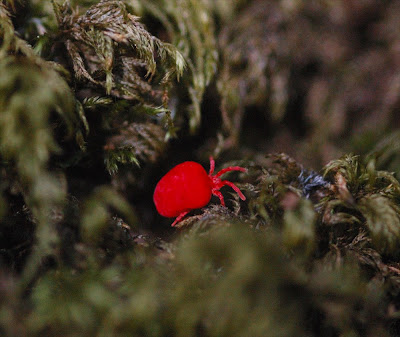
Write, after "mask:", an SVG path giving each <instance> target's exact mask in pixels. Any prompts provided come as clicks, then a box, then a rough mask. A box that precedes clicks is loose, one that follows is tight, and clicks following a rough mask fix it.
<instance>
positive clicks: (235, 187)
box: [221, 180, 246, 200]
mask: <svg viewBox="0 0 400 337" xmlns="http://www.w3.org/2000/svg"><path fill="white" fill-rule="evenodd" d="M221 184H222V186H224V185H227V186H230V187H231V188H233V189H234V190H235V192H236V193H237V194H239V197H240V199H242V200H246V197H245V196H244V194H243V193H242V191H241V190H239V187H237V186H236V185H235V184H234V183H231V182H230V181H228V180H222V181H221Z"/></svg>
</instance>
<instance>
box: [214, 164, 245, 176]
mask: <svg viewBox="0 0 400 337" xmlns="http://www.w3.org/2000/svg"><path fill="white" fill-rule="evenodd" d="M229 171H241V172H247V169H246V168H244V167H240V166H229V167H225V168H224V169H222V170H221V171H219V172H218V173H217V174H216V175H215V176H214V177H217V178H218V177H220V176H222V175H223V174H225V173H226V172H229Z"/></svg>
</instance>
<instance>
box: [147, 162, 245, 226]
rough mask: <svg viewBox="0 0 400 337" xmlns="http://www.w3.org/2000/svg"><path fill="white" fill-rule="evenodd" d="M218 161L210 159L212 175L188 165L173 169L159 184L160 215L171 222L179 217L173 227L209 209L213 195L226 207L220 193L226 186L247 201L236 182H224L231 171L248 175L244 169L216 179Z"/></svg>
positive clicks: (231, 168)
mask: <svg viewBox="0 0 400 337" xmlns="http://www.w3.org/2000/svg"><path fill="white" fill-rule="evenodd" d="M214 168H215V161H214V159H213V157H210V172H209V173H208V174H207V172H206V170H205V169H204V168H203V166H201V165H200V164H198V163H196V162H194V161H185V162H184V163H181V164H179V165H177V166H175V167H174V168H172V169H171V170H170V171H169V172H168V173H167V174H166V175H165V176H164V177H162V178H161V180H160V181H159V182H158V184H157V186H156V188H155V190H154V195H153V200H154V204H155V205H156V208H157V211H158V213H160V214H161V215H162V216H165V217H167V218H174V217H176V219H175V221H174V222H173V223H172V225H171V226H175V225H176V224H177V223H178V222H179V221H181V220H182V218H183V217H184V216H185V215H186V214H187V213H189V212H190V211H191V210H192V209H196V208H200V207H203V206H205V205H207V204H208V203H209V201H210V199H211V195H212V194H213V195H215V196H217V197H218V198H219V200H220V201H221V205H222V206H225V201H224V197H223V196H222V193H221V192H220V191H219V190H220V189H221V187H222V186H225V185H227V186H230V187H231V188H233V189H234V190H235V192H236V193H237V194H239V197H240V199H242V200H246V197H245V196H244V195H243V193H242V192H241V191H240V190H239V188H238V187H237V186H235V185H234V184H233V183H232V182H230V181H227V180H221V178H220V176H222V175H223V174H225V173H226V172H229V171H241V172H246V171H247V169H245V168H244V167H240V166H229V167H226V168H224V169H222V170H221V171H219V172H218V173H217V174H215V175H213V173H214Z"/></svg>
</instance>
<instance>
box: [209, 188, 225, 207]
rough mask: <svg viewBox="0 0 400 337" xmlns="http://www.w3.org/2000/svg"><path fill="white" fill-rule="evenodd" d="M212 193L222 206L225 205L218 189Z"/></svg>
mask: <svg viewBox="0 0 400 337" xmlns="http://www.w3.org/2000/svg"><path fill="white" fill-rule="evenodd" d="M212 194H214V195H215V196H217V197H218V198H219V200H220V201H221V205H222V206H225V200H224V196H223V195H222V193H221V192H220V191H218V190H214V191H212Z"/></svg>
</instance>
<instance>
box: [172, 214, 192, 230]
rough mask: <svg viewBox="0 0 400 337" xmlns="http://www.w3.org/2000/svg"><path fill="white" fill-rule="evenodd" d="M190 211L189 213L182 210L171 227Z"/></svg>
mask: <svg viewBox="0 0 400 337" xmlns="http://www.w3.org/2000/svg"><path fill="white" fill-rule="evenodd" d="M188 213H189V211H186V212H182V213H181V214H179V215H178V217H177V218H176V219H175V221H174V222H173V223H172V225H171V227H174V226H175V225H176V224H177V223H178V222H179V221H181V220H182V219H183V218H184V216H185V215H186V214H188Z"/></svg>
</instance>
